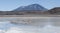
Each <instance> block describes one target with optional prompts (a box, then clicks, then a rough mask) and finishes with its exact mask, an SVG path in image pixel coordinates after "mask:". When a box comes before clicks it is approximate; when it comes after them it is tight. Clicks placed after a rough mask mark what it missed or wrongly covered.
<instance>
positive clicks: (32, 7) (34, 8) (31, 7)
mask: <svg viewBox="0 0 60 33" xmlns="http://www.w3.org/2000/svg"><path fill="white" fill-rule="evenodd" d="M46 10H47V9H46V8H44V7H43V6H41V5H39V4H31V5H27V6H21V7H18V8H17V9H14V10H13V11H46Z"/></svg>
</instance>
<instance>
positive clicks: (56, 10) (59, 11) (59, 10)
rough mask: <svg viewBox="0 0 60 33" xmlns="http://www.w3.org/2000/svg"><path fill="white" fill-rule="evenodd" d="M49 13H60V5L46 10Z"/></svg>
mask: <svg viewBox="0 0 60 33" xmlns="http://www.w3.org/2000/svg"><path fill="white" fill-rule="evenodd" d="M48 12H49V13H50V14H55V15H60V7H55V8H53V9H50V10H48Z"/></svg>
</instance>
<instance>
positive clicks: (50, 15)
mask: <svg viewBox="0 0 60 33" xmlns="http://www.w3.org/2000/svg"><path fill="white" fill-rule="evenodd" d="M0 17H60V15H0Z"/></svg>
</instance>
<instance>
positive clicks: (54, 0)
mask: <svg viewBox="0 0 60 33" xmlns="http://www.w3.org/2000/svg"><path fill="white" fill-rule="evenodd" d="M59 3H60V0H0V10H1V11H11V10H13V9H16V8H18V7H20V6H27V5H30V4H39V5H42V6H43V7H45V8H47V9H51V8H54V7H60V4H59Z"/></svg>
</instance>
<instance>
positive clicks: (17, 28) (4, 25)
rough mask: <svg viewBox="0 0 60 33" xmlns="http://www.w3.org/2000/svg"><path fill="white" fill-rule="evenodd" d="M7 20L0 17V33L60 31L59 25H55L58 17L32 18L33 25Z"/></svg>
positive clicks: (53, 32)
mask: <svg viewBox="0 0 60 33" xmlns="http://www.w3.org/2000/svg"><path fill="white" fill-rule="evenodd" d="M2 20H3V21H2ZM9 20H10V19H9ZM9 20H8V18H6V19H4V18H3V19H2V18H1V21H0V33H60V26H55V25H56V24H55V22H57V21H58V22H57V23H59V20H60V18H41V19H40V20H39V19H37V20H36V19H33V20H32V22H33V23H34V24H35V25H27V24H13V23H10V21H9Z"/></svg>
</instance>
